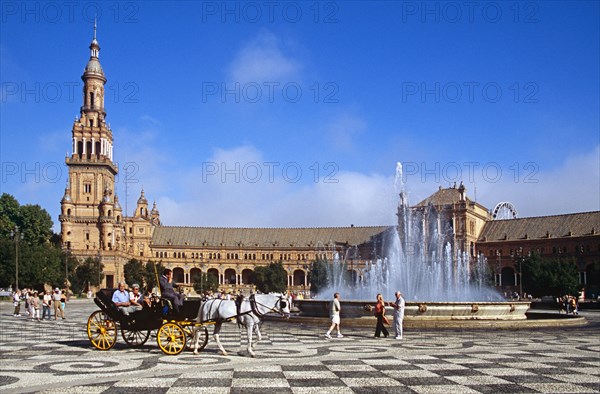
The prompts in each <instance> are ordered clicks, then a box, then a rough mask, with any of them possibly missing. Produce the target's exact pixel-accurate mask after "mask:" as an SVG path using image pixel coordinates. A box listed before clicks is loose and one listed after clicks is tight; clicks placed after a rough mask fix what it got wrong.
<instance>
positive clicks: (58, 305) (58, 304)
mask: <svg viewBox="0 0 600 394" xmlns="http://www.w3.org/2000/svg"><path fill="white" fill-rule="evenodd" d="M60 298H61V294H60V289H59V288H58V287H57V288H56V289H54V293H53V294H52V304H53V305H54V320H56V319H58V312H59V311H60V315H61V317H62V318H63V319H64V318H65V311H63V308H62V304H61V302H60Z"/></svg>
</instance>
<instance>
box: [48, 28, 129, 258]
mask: <svg viewBox="0 0 600 394" xmlns="http://www.w3.org/2000/svg"><path fill="white" fill-rule="evenodd" d="M99 55H100V45H99V44H98V41H97V40H96V24H95V23H94V38H93V39H92V42H91V44H90V59H89V61H88V63H87V65H86V67H85V70H84V72H83V75H82V77H81V79H82V80H83V102H82V106H81V108H80V115H79V117H77V118H76V119H75V122H74V123H73V129H72V141H73V150H72V154H71V156H67V158H66V159H65V161H66V164H67V167H68V169H69V181H68V184H67V187H66V189H65V195H64V197H63V199H62V201H61V215H60V217H59V220H60V222H61V236H62V241H63V247H64V248H67V249H71V250H73V251H74V253H76V254H82V255H85V254H89V255H92V254H94V253H98V254H102V253H103V251H112V250H117V249H118V244H119V240H120V236H121V233H122V231H123V230H122V228H123V224H122V223H123V218H122V211H121V208H120V206H119V203H118V198H117V197H116V195H115V194H114V190H115V176H116V175H117V172H118V169H117V167H116V165H115V164H114V163H113V161H112V160H113V135H112V131H111V130H110V128H109V127H108V125H107V123H106V111H105V109H104V84H105V83H106V77H105V76H104V71H103V70H102V66H101V65H100V61H99V60H98V57H99ZM77 252H81V253H77Z"/></svg>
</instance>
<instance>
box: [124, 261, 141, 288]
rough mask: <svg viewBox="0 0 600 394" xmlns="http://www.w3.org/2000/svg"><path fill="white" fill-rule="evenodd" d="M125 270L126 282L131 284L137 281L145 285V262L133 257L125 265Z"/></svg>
mask: <svg viewBox="0 0 600 394" xmlns="http://www.w3.org/2000/svg"><path fill="white" fill-rule="evenodd" d="M123 272H124V273H125V282H127V284H128V285H129V286H131V285H133V284H134V283H137V284H139V285H141V286H144V273H145V268H144V263H142V262H141V261H140V260H138V259H131V260H129V261H128V262H127V263H125V265H124V266H123Z"/></svg>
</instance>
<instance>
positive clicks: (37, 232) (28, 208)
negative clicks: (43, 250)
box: [19, 205, 53, 244]
mask: <svg viewBox="0 0 600 394" xmlns="http://www.w3.org/2000/svg"><path fill="white" fill-rule="evenodd" d="M20 216H21V218H20V219H21V220H20V225H19V229H20V231H21V232H22V233H23V239H24V240H25V242H27V243H29V244H42V243H47V242H50V239H51V238H52V224H53V223H52V219H51V218H50V214H49V213H48V212H47V211H46V210H45V209H43V208H42V207H40V206H39V205H23V206H22V207H21V208H20Z"/></svg>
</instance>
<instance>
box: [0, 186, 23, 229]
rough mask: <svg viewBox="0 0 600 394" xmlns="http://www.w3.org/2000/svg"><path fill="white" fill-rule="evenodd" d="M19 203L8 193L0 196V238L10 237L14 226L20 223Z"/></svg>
mask: <svg viewBox="0 0 600 394" xmlns="http://www.w3.org/2000/svg"><path fill="white" fill-rule="evenodd" d="M20 208H21V206H20V204H19V202H18V201H17V199H16V198H14V197H13V196H11V195H10V194H8V193H2V196H0V238H2V239H9V238H11V232H12V231H14V230H15V226H17V225H18V224H20V223H21V212H20Z"/></svg>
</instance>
